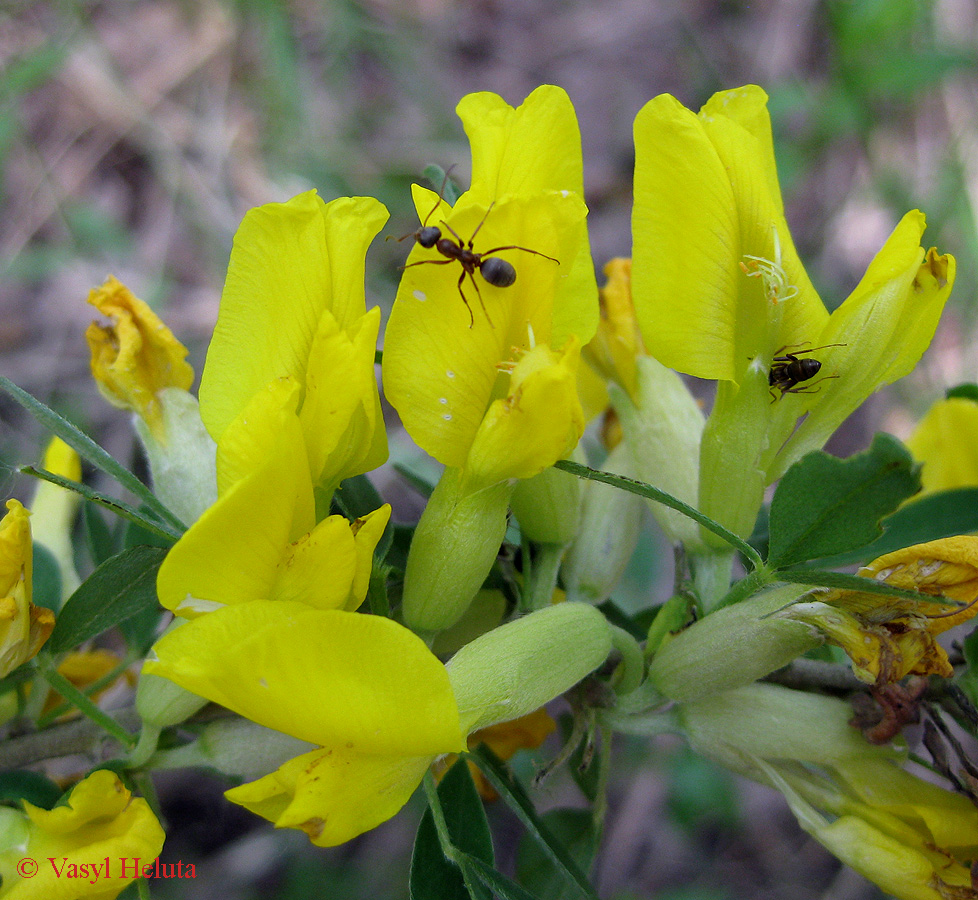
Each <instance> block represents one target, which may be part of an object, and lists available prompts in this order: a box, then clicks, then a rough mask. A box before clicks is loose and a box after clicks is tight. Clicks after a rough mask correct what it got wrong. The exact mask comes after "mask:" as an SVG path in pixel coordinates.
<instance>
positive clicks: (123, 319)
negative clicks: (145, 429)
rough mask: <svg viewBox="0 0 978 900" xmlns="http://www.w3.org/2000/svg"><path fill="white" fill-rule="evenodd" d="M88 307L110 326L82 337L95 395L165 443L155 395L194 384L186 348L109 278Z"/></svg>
mask: <svg viewBox="0 0 978 900" xmlns="http://www.w3.org/2000/svg"><path fill="white" fill-rule="evenodd" d="M88 302H89V303H91V304H92V306H95V307H97V308H98V310H99V312H100V313H102V315H104V316H106V317H108V318H109V319H110V320H111V324H110V325H108V326H105V325H99V324H98V323H97V322H93V323H92V324H91V325H89V326H88V330H87V331H86V332H85V339H86V340H87V341H88V347H89V349H90V350H91V353H92V363H91V364H92V375H93V376H94V377H95V383H96V384H97V385H98V389H99V391H100V392H101V394H102V396H103V397H105V399H106V400H108V401H109V403H111V404H112V405H113V406H117V407H119V408H120V409H131V410H132V411H133V412H135V413H138V414H139V415H140V416H141V417H142V418H143V419H144V420H145V421H146V423H147V425H148V426H149V429H150V431H151V432H152V433H153V435H154V437H156V438H157V440H160V441H163V412H162V409H161V408H160V401H159V399H158V396H157V395H158V394H159V392H160V391H161V390H163V389H164V388H168V387H176V388H180V389H181V390H184V391H185V390H187V389H188V388H189V387H190V385H191V384H192V383H193V380H194V370H193V369H192V368H191V367H190V364H189V363H188V362H187V361H186V356H187V348H186V347H184V346H183V344H181V343H180V342H179V341H178V340H177V339H176V338H175V337H174V336H173V333H172V332H171V331H170V329H169V328H167V327H166V325H164V324H163V322H161V321H160V319H159V317H158V316H157V315H156V313H154V312H153V310H151V309H150V308H149V306H147V305H146V304H145V303H144V302H143V301H142V300H140V299H138V298H137V297H136V296H134V295H133V293H132V291H130V290H129V288H127V287H126V286H125V285H124V284H123V283H122V282H121V281H119V280H118V279H116V278H114V277H112V276H109V278H108V280H107V281H106V282H105V284H103V285H102V286H101V287H99V288H95V289H94V290H92V291H90V292H89V295H88Z"/></svg>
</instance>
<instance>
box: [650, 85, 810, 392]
mask: <svg viewBox="0 0 978 900" xmlns="http://www.w3.org/2000/svg"><path fill="white" fill-rule="evenodd" d="M766 101H767V97H766V95H765V94H764V92H763V91H761V90H760V88H757V87H755V86H752V85H748V86H746V87H743V88H738V89H736V90H734V91H726V92H723V93H721V94H717V95H716V96H714V98H713V99H712V100H711V101H710V102H709V103H708V104H707V105H706V106H705V107H704V108H703V110H702V112H701V113H700V115H699V116H697V115H695V114H694V113H692V112H691V111H690V110H687V109H685V108H684V107H683V106H682V105H681V104H680V103H679V102H678V101H677V100H676V99H675V98H674V97H671V96H669V95H662V96H659V97H656V98H655V99H654V100H652V101H650V102H649V103H648V104H646V106H645V107H644V108H643V109H642V110H641V111H640V112H639V114H638V116H637V118H636V120H635V153H636V162H635V206H634V210H633V214H632V234H633V259H634V263H635V270H634V276H633V278H634V283H633V291H634V296H635V307H636V312H637V315H638V319H639V323H640V325H641V328H642V334H643V336H644V338H645V343H646V346H647V347H648V349H649V352H650V353H651V354H652V355H653V356H655V357H656V358H657V359H658V360H659V361H660V362H662V363H664V364H665V365H667V366H669V367H671V368H674V369H677V370H679V371H681V372H686V373H689V374H692V375H697V376H699V377H701V378H713V379H723V380H731V381H733V380H736V381H739V380H740V376H741V374H742V373H743V371H744V369H745V368H746V366H747V364H748V361H749V360H750V359H751V358H753V357H754V356H756V355H757V354H758V353H761V352H766V353H772V355H773V351H775V350H776V349H777V348H778V347H779V346H783V345H784V344H790V343H795V342H798V341H802V340H809V339H810V338H811V335H812V334H813V333H817V332H818V331H819V330H821V327H822V325H823V324H824V321H825V319H826V318H827V313H826V311H825V309H824V307H823V306H822V304H821V302H820V301H819V299H818V297H817V295H816V294H815V292H814V289H813V288H812V286H811V283H810V282H809V280H808V278H807V276H806V275H805V272H804V269H803V268H802V266H801V263H800V261H799V260H798V256H797V253H796V252H795V249H794V246H793V244H792V242H791V235H790V233H789V231H788V228H787V224H786V223H785V221H784V212H783V208H782V204H781V196H780V190H779V189H778V183H777V172H776V169H775V167H774V152H773V146H772V141H771V130H770V121H769V119H768V115H767V110H766ZM759 260H761V261H768V262H770V263H775V264H776V266H777V269H778V270H779V272H780V273H781V276H782V277H783V280H784V284H783V292H782V295H781V296H780V297H775V296H772V293H771V291H770V290H769V289H768V285H766V284H765V282H764V280H763V279H759V278H751V277H749V274H750V272H749V270H748V272H746V273H745V271H744V269H743V268H742V266H745V265H747V266H749V265H755V266H756V264H757V262H758V261H759ZM774 300H777V301H778V302H772V301H774Z"/></svg>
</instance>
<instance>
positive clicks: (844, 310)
mask: <svg viewBox="0 0 978 900" xmlns="http://www.w3.org/2000/svg"><path fill="white" fill-rule="evenodd" d="M766 104H767V96H766V94H765V93H764V92H763V91H762V90H761V89H760V88H758V87H756V86H753V85H748V86H746V87H742V88H737V89H735V90H731V91H724V92H721V93H719V94H716V95H715V96H714V97H713V98H712V99H711V100H710V101H709V102H708V103H707V104H706V106H704V107H703V109H702V110H701V111H700V113H699V115H697V114H695V113H693V112H691V111H690V110H687V109H685V108H684V107H682V106H681V105H680V104H679V102H678V101H676V100H675V98H673V97H670V96H668V95H663V96H660V97H657V98H655V99H654V100H652V101H651V102H650V103H648V104H647V105H646V106H645V107H644V108H643V109H642V111H641V112H640V113H639V115H638V117H637V119H636V121H635V149H636V165H635V208H634V212H633V220H632V227H633V241H634V247H633V275H632V281H633V292H634V297H635V307H636V311H637V314H638V320H639V323H640V325H641V329H642V334H643V336H644V338H645V343H646V346H647V347H648V348H649V352H650V353H651V354H652V355H653V356H655V357H656V358H657V359H658V360H659V361H660V362H662V363H664V364H665V365H668V366H671V367H672V368H675V369H677V370H679V371H681V372H686V373H688V374H690V375H696V376H698V377H700V378H713V379H717V380H719V381H720V385H719V387H718V393H717V400H716V403H715V405H714V410H713V413H712V415H711V417H710V421H709V422H708V424H707V428H706V431H705V433H704V437H703V447H702V453H701V476H700V493H699V508H700V509H702V511H703V512H704V513H706V514H707V515H709V516H710V517H711V518H714V519H715V520H717V521H719V522H721V523H722V524H724V525H726V526H727V527H728V528H730V529H731V530H732V531H734V532H735V533H737V534H739V535H741V536H746V535H749V534H750V532H751V530H752V528H753V525H754V521H755V518H756V515H757V510H758V509H759V507H760V503H761V501H762V499H763V492H764V488H765V486H766V485H768V484H770V483H771V482H772V481H774V480H775V479H777V478H779V477H780V476H781V475H782V474H783V473H784V472H785V471H786V469H787V468H788V467H789V466H790V465H791V464H792V463H793V462H794V461H795V460H797V459H799V458H800V457H801V456H802V455H804V454H805V453H807V452H809V451H810V450H813V449H817V448H819V447H821V446H822V444H823V443H824V442H825V441H826V440H827V438H828V437H829V436H830V435H831V434H832V432H833V431H834V430H835V429H836V428H837V427H838V426H839V425H840V424H841V423H842V421H843V420H844V419H845V418H846V417H847V416H848V415H849V414H850V413H851V412H853V410H855V409H856V407H857V406H858V405H859V404H860V403H862V402H863V400H865V399H866V397H868V396H869V395H870V394H871V393H872V392H873V391H875V390H876V389H877V388H878V387H880V386H881V385H883V384H888V383H890V382H892V381H895V380H896V379H898V378H901V377H902V376H903V375H905V374H907V372H909V371H910V370H911V369H912V368H913V366H914V365H915V364H916V362H917V360H918V359H919V358H920V356H921V354H922V353H923V352H924V350H925V349H926V347H927V345H928V344H929V342H930V340H931V338H932V336H933V334H934V330H935V328H936V326H937V321H938V318H939V317H940V314H941V310H942V309H943V306H944V302H945V301H946V299H947V297H948V294H949V293H950V290H951V286H952V284H953V282H954V272H955V266H954V259H953V258H952V257H950V256H939V255H938V254H937V251H936V250H933V249H932V250H930V251H926V252H925V250H924V249H923V247H922V246H921V245H920V241H921V237H922V234H923V231H924V217H923V215H922V214H921V213H920V212H917V211H913V212H910V213H908V214H907V215H906V216H904V218H903V220H902V221H901V222H900V223H899V224H898V225H897V227H896V228H895V229H894V231H893V233H892V234H891V236H890V238H889V239H888V240H887V242H886V244H885V245H884V247H883V248H882V249H881V250H880V252H879V253H878V254H877V256H876V258H875V259H874V260H873V262H872V263H871V264H870V266H869V269H868V270H867V272H866V275H865V276H864V277H863V279H862V281H861V282H860V283H859V284H858V285H857V286H856V288H855V289H854V290H853V292H852V294H851V295H850V296H849V298H848V299H847V300H846V301H845V302H844V303H843V304H842V305H841V306H840V307H839V308H838V309H837V310H836V311H835V312H834V313H832V315H831V316H830V315H829V313H828V311H827V310H826V309H825V307H824V306H823V305H822V302H821V300H820V299H819V297H818V295H817V294H816V293H815V290H814V288H813V287H812V284H811V282H810V281H809V279H808V277H807V275H806V274H805V271H804V268H803V266H802V265H801V262H800V260H799V258H798V255H797V252H796V251H795V248H794V246H793V244H792V241H791V235H790V233H789V231H788V228H787V223H786V222H785V218H784V208H783V203H782V199H781V192H780V188H779V186H778V179H777V171H776V167H775V162H774V149H773V141H772V138H771V124H770V119H769V117H768V113H767V109H766ZM790 353H794V354H795V355H796V357H795V358H799V357H800V358H804V359H810V360H816V361H818V362H819V363H820V364H821V370H820V372H821V380H820V381H819V380H818V379H811V380H809V379H805V380H804V381H803V382H799V383H797V384H795V383H793V382H792V381H788V382H787V386H788V388H789V389H788V390H786V391H784V392H780V391H779V390H778V389H777V388H775V389H774V390H773V394H774V397H773V399H772V396H771V394H772V388H771V386H770V383H769V382H770V379H771V370H772V366H774V365H776V364H777V362H778V359H777V358H781V362H784V363H789V362H790V358H789V357H788V354H790ZM795 388H797V391H796V390H795ZM802 416H805V418H804V419H803V421H802V422H801V424H800V425H798V419H799V418H800V417H802ZM796 426H797V428H796ZM704 538H705V539H706V540H712V538H708V537H706V536H705V535H704Z"/></svg>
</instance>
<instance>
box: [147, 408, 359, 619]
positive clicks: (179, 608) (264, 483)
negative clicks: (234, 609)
mask: <svg viewBox="0 0 978 900" xmlns="http://www.w3.org/2000/svg"><path fill="white" fill-rule="evenodd" d="M292 428H293V429H294V432H293V435H292V436H291V438H290V437H289V436H288V435H287V433H286V431H285V430H283V432H282V433H281V434H280V438H281V442H280V444H279V447H278V449H277V450H276V451H275V452H273V453H271V454H270V455H269V456H268V457H267V458H266V459H265V460H264V461H263V462H262V464H261V465H259V466H258V467H257V468H256V469H254V470H253V471H251V472H250V473H249V474H248V475H246V476H245V477H243V478H241V479H240V480H238V481H237V482H236V483H234V484H233V485H232V486H231V487H230V489H228V490H227V491H226V492H225V493H224V494H223V495H222V496H221V497H219V498H218V501H217V502H216V503H215V504H214V505H213V506H211V507H209V508H208V509H207V510H206V511H205V512H204V514H203V515H202V516H201V517H200V518H199V519H198V520H197V521H196V522H194V524H193V525H191V526H190V528H189V529H188V530H187V531H186V532H185V533H184V534H183V536H182V537H181V538H180V540H179V541H177V543H176V544H174V546H173V547H172V549H171V550H170V552H169V553H168V554H167V556H166V558H165V559H164V560H163V564H162V565H161V566H160V571H159V574H158V576H157V582H156V587H157V593H158V595H159V599H160V603H162V604H163V606H165V607H166V608H167V609H171V610H174V611H175V612H177V613H178V614H179V615H184V616H188V617H189V616H192V615H195V614H199V613H200V612H203V611H205V610H207V609H211V608H213V607H214V605H218V604H227V603H243V602H246V601H248V600H256V599H261V598H268V597H270V596H272V594H273V588H274V585H275V583H276V580H277V578H278V572H279V565H280V564H281V563H282V561H283V559H284V558H285V557H286V555H287V554H288V552H289V545H290V544H291V543H292V542H293V541H294V540H296V539H297V538H298V537H300V536H301V535H303V534H305V533H306V532H308V531H309V530H310V529H311V528H312V525H313V501H312V484H311V483H310V480H309V470H308V466H307V463H306V455H305V450H304V448H303V447H302V444H301V438H300V437H299V436H298V422H297V420H296V419H295V417H294V416H293V417H292ZM303 498H304V499H303ZM317 582H318V579H317ZM344 593H345V591H344Z"/></svg>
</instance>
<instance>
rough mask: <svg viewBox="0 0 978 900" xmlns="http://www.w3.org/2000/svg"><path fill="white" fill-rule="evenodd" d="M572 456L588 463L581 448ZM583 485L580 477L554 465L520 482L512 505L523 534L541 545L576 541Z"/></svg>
mask: <svg viewBox="0 0 978 900" xmlns="http://www.w3.org/2000/svg"><path fill="white" fill-rule="evenodd" d="M570 459H573V460H574V461H575V462H581V463H583V462H585V459H584V454H583V452H581V451H579V450H575V452H574V453H572V454H571V456H570ZM582 486H583V482H582V481H581V479H580V478H578V477H577V476H575V475H571V474H570V473H569V472H563V471H561V470H560V469H555V468H553V467H551V468H549V469H544V470H543V471H542V472H541V473H540V474H539V475H534V476H533V477H532V478H528V479H526V480H525V481H520V482H518V483H517V485H516V487H515V488H514V489H513V496H512V498H511V499H510V506H511V507H512V509H513V513H514V515H515V516H516V518H517V519H518V520H519V523H520V531H521V532H522V533H523V536H524V537H526V538H529V539H530V540H531V541H534V542H535V543H538V544H560V545H564V544H567V543H570V542H571V541H572V540H574V535H576V534H577V532H578V522H579V520H580V515H581V494H582Z"/></svg>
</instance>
